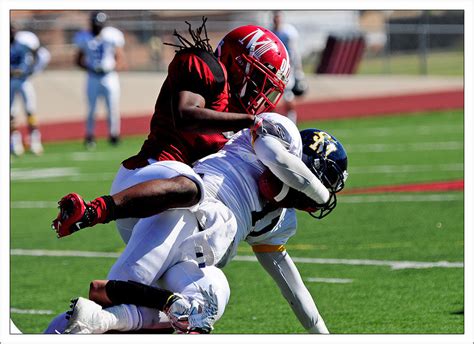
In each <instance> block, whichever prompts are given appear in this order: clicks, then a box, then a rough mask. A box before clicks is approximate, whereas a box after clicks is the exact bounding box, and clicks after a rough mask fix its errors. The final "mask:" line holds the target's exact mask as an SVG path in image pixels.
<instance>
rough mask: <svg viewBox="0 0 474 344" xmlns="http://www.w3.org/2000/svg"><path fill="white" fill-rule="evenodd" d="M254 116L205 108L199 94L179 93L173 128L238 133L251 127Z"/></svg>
mask: <svg viewBox="0 0 474 344" xmlns="http://www.w3.org/2000/svg"><path fill="white" fill-rule="evenodd" d="M254 119H255V116H253V115H249V114H243V113H235V112H220V111H215V110H212V109H208V108H206V100H205V99H204V97H203V96H202V95H200V94H197V93H193V92H190V91H181V92H179V94H178V99H177V100H176V110H175V114H174V122H175V126H176V127H178V128H179V129H181V130H189V131H195V130H199V132H201V133H221V132H224V131H238V130H240V129H243V128H249V127H250V126H251V125H253V122H254Z"/></svg>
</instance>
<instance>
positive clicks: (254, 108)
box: [53, 19, 290, 242]
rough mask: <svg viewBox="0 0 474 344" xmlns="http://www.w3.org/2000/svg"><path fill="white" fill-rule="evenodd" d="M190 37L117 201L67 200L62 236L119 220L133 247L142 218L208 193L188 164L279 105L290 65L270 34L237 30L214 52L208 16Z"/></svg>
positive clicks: (125, 165)
mask: <svg viewBox="0 0 474 344" xmlns="http://www.w3.org/2000/svg"><path fill="white" fill-rule="evenodd" d="M189 34H190V36H191V38H190V39H189V40H188V39H186V38H184V37H183V36H181V35H179V34H177V33H176V34H175V36H176V38H177V40H178V43H179V44H178V45H176V46H177V48H178V49H179V50H178V51H177V53H176V55H175V57H174V59H173V60H172V61H171V63H170V65H169V67H168V76H167V78H166V80H165V81H164V84H163V86H162V88H161V90H160V93H159V95H158V99H157V101H156V104H155V112H154V114H153V117H152V119H151V124H150V133H149V135H148V138H147V139H146V140H145V142H144V143H143V145H142V147H141V150H140V152H139V153H138V154H136V155H134V156H132V157H130V158H128V159H126V160H125V161H123V162H122V166H121V167H120V169H119V171H118V173H117V175H116V178H115V180H114V182H113V184H112V187H111V194H112V195H114V197H112V196H103V197H98V198H97V199H95V200H93V201H92V202H90V203H87V204H85V203H84V201H83V200H82V199H81V198H80V197H79V196H78V195H77V194H70V195H67V196H65V197H63V199H62V200H61V201H60V209H61V211H60V214H59V215H58V218H57V219H56V220H55V221H54V223H53V228H54V229H55V230H56V232H57V234H58V236H59V237H63V236H67V235H69V234H71V233H73V232H75V231H77V230H79V229H81V228H85V227H90V226H93V225H95V224H96V223H104V222H108V221H110V220H115V219H117V217H116V216H119V217H120V218H119V219H118V220H117V222H116V224H117V228H118V230H119V232H120V235H121V236H122V239H123V240H124V241H125V242H128V239H129V238H130V235H131V233H132V230H133V227H134V225H135V224H136V223H137V221H138V220H137V218H138V217H143V216H144V215H145V216H150V215H154V214H157V213H159V212H160V211H163V210H166V209H169V208H176V207H192V206H193V205H195V204H196V203H197V202H198V201H199V199H200V197H201V196H202V195H199V194H196V193H195V190H196V186H195V183H194V181H195V174H194V172H193V171H192V169H191V167H190V166H188V165H191V164H192V163H193V162H195V161H196V160H198V159H200V158H202V157H204V156H206V155H209V154H212V153H215V152H217V151H218V150H219V149H220V148H222V146H224V144H225V143H226V142H227V141H228V137H229V135H228V133H229V131H238V130H240V129H242V128H248V127H251V126H252V125H253V124H254V120H255V115H256V114H258V113H261V112H263V111H268V110H271V109H273V108H274V107H275V106H276V104H277V103H278V101H279V99H280V98H281V96H282V93H283V90H284V88H285V84H286V83H287V80H288V75H289V72H290V65H289V60H288V55H287V51H286V49H285V47H284V46H283V44H282V43H281V41H280V40H279V39H278V37H276V36H275V35H274V34H273V33H272V32H271V31H269V30H267V29H265V28H262V27H258V26H254V25H248V26H242V27H238V28H236V29H234V30H232V31H231V32H230V33H228V34H227V35H226V36H225V37H224V38H223V39H222V40H221V42H220V43H219V45H218V48H217V50H216V51H215V52H214V51H213V49H212V47H211V46H210V44H209V42H208V41H209V39H208V37H207V31H206V28H205V19H203V24H202V26H200V27H198V28H197V29H196V30H191V27H189ZM203 36H204V37H203ZM176 172H178V173H176ZM160 179H161V180H166V184H165V183H163V182H162V181H160ZM156 180H158V182H159V183H158V185H157V186H155V185H154V182H155V181H156ZM136 184H140V185H141V186H142V187H140V188H135V191H136V192H135V193H134V194H133V195H131V194H129V193H128V194H126V196H125V198H123V199H122V198H120V197H121V194H120V192H121V191H123V190H125V189H127V188H129V187H131V186H133V185H136ZM128 201H130V203H129V204H130V206H128V204H127V203H128ZM71 206H72V207H73V208H74V212H75V213H74V215H73V216H71V209H70V208H69V207H71ZM63 216H67V218H63ZM81 218H82V219H83V220H82V221H80V222H81V223H80V225H75V223H76V221H78V220H79V219H81Z"/></svg>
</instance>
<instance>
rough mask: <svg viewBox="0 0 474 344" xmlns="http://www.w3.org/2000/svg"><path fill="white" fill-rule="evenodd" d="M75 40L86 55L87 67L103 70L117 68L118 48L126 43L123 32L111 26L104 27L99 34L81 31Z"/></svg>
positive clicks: (92, 69)
mask: <svg viewBox="0 0 474 344" xmlns="http://www.w3.org/2000/svg"><path fill="white" fill-rule="evenodd" d="M74 41H75V42H74V43H75V44H76V45H77V46H78V48H79V49H81V50H82V52H83V53H84V55H85V61H86V66H87V68H88V69H89V70H91V71H103V72H111V71H113V70H115V63H116V60H115V52H116V49H117V48H121V47H123V46H124V45H125V38H124V35H123V33H122V32H121V31H120V30H118V29H116V28H114V27H110V26H109V27H105V28H103V29H102V30H101V31H100V33H99V34H98V35H97V36H93V35H92V33H90V32H84V31H82V32H79V33H78V34H76V36H75V38H74Z"/></svg>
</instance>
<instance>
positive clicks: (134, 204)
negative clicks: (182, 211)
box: [112, 176, 200, 220]
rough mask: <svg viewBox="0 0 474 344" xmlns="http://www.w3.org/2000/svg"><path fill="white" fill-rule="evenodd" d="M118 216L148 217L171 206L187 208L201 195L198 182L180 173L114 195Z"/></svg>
mask: <svg viewBox="0 0 474 344" xmlns="http://www.w3.org/2000/svg"><path fill="white" fill-rule="evenodd" d="M112 198H113V200H114V202H115V210H114V218H113V220H115V219H120V218H129V217H135V218H144V217H149V216H152V215H155V214H158V213H160V212H162V211H165V210H168V209H171V208H186V207H191V206H193V205H195V204H196V203H197V202H198V201H199V199H200V191H199V188H198V186H197V185H196V183H195V182H193V181H192V180H190V179H189V178H186V177H183V176H179V177H175V178H171V179H157V180H151V181H147V182H143V183H140V184H137V185H134V186H132V187H130V188H128V189H125V190H123V191H121V192H119V193H117V194H114V195H112Z"/></svg>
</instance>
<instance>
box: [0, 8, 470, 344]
mask: <svg viewBox="0 0 474 344" xmlns="http://www.w3.org/2000/svg"><path fill="white" fill-rule="evenodd" d="M231 4H232V2H231V1H227V2H224V1H219V2H216V1H210V0H200V1H198V2H195V1H192V0H185V1H179V2H176V1H175V2H166V3H164V2H162V1H159V2H158V1H151V0H133V1H132V0H115V1H111V0H63V1H60V0H41V1H39V0H0V37H1V40H0V44H1V45H0V52H1V53H0V99H2V101H1V102H0V109H1V112H2V113H3V115H2V116H1V121H2V123H1V125H0V131H1V132H0V140H1V144H0V159H1V160H0V161H2V163H1V165H0V205H1V207H0V221H1V222H0V225H1V226H0V342H1V343H8V344H10V343H13V344H14V343H26V342H35V343H48V344H49V343H61V344H62V343H64V342H66V341H67V342H68V343H83V342H84V341H85V340H87V341H88V342H94V343H95V342H97V343H99V342H100V343H108V342H111V343H112V342H113V343H114V344H119V343H127V344H129V343H130V341H131V340H137V339H138V340H140V343H156V342H157V341H166V342H167V343H168V342H171V343H175V342H181V341H185V340H187V341H189V338H192V341H193V343H206V344H208V343H220V342H221V341H222V340H229V339H231V340H236V341H241V340H247V339H249V340H254V339H257V340H261V341H265V340H271V341H273V342H275V341H277V342H283V341H291V340H296V341H298V342H301V343H310V342H311V343H315V342H316V341H317V343H341V342H351V343H353V342H358V343H364V344H370V343H377V344H379V343H381V342H384V343H397V344H398V343H400V342H406V343H412V342H416V343H430V344H431V343H433V344H434V343H440V344H445V343H469V344H472V343H474V332H473V326H474V318H473V314H474V300H473V292H474V283H473V271H474V264H473V263H474V262H473V253H472V252H473V242H474V235H473V230H472V227H471V226H472V225H473V221H472V214H473V211H472V209H469V206H471V207H472V206H473V202H472V197H473V181H472V175H473V172H474V171H473V167H472V157H470V156H469V153H472V147H473V141H474V135H472V134H474V133H473V132H472V129H473V123H472V122H473V120H474V119H473V118H472V116H473V115H474V113H473V111H472V110H473V99H472V97H473V96H474V89H473V84H472V80H473V78H472V77H473V66H472V64H473V63H472V62H473V61H474V56H473V52H472V43H473V42H474V35H473V21H474V13H473V2H472V1H471V0H451V1H449V2H447V1H424V0H418V1H413V0H398V1H393V0H385V1H374V0H369V1H367V0H359V1H347V0H346V1H338V0H333V1H328V2H317V3H316V2H308V1H302V0H293V1H291V2H282V1H280V2H275V1H269V0H261V1H258V2H256V1H251V0H240V1H239V2H238V6H235V5H234V6H231ZM171 5H172V6H171ZM197 5H198V6H199V7H196V6H197ZM290 5H291V6H290ZM99 8H100V9H163V10H166V9H170V10H171V9H195V10H205V9H216V8H219V9H255V10H257V9H258V10H265V9H314V10H333V9H336V10H337V9H341V10H343V9H344V10H345V9H374V10H384V9H453V10H454V9H459V10H461V9H462V10H464V11H465V22H464V27H465V36H464V39H465V55H464V56H465V58H464V60H465V68H464V73H465V74H464V75H465V104H464V106H465V112H464V118H465V122H464V125H465V126H464V139H465V152H464V156H465V167H464V168H465V169H464V171H465V204H464V209H465V212H464V213H465V215H464V216H465V223H464V226H465V230H464V233H465V235H464V240H465V248H464V252H465V255H464V256H465V260H464V262H465V266H464V269H465V279H464V281H465V285H464V305H465V308H464V309H465V317H464V328H465V333H464V334H463V335H410V334H406V335H329V336H318V337H316V338H315V337H313V336H310V335H258V336H256V338H248V336H249V335H225V338H223V336H224V335H214V336H192V337H187V336H185V337H183V336H174V335H161V336H160V337H159V338H157V337H156V335H140V336H139V337H136V336H134V335H108V336H98V335H95V336H94V335H92V336H87V338H86V337H81V336H68V337H67V340H65V338H64V336H54V335H26V334H25V335H23V334H10V320H9V314H10V312H9V309H10V289H9V282H10V278H9V276H10V257H9V250H10V236H9V230H10V212H9V206H8V207H7V206H6V205H7V204H8V205H9V204H10V198H9V196H10V164H9V163H7V162H9V161H10V153H9V143H8V137H9V121H8V120H7V118H8V116H7V113H8V112H9V109H8V102H7V101H6V99H8V92H9V91H8V90H9V87H8V84H9V71H8V69H9V67H8V65H7V63H8V60H9V57H8V56H9V46H8V45H7V44H8V43H7V42H8V39H7V37H9V31H8V25H9V18H10V17H9V15H10V12H9V11H10V10H12V9H14V10H19V9H38V10H40V9H41V10H47V9H51V10H54V9H64V10H68V9H70V10H76V9H78V10H81V9H99ZM46 230H47V228H46V229H45V235H47V234H48V232H46ZM51 287H52V288H54V286H51ZM433 307H436V305H433ZM12 330H14V329H13V328H12ZM227 337H230V338H227ZM185 338H186V339H185Z"/></svg>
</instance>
